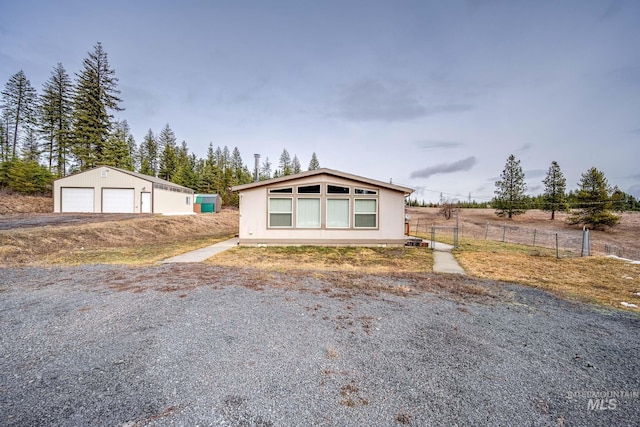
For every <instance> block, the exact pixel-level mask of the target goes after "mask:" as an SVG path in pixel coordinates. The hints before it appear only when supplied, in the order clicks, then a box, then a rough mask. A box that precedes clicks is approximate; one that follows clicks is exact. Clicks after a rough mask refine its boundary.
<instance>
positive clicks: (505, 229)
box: [502, 222, 507, 243]
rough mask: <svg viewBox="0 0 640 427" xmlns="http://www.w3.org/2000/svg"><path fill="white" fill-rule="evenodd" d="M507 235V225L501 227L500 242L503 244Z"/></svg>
mask: <svg viewBox="0 0 640 427" xmlns="http://www.w3.org/2000/svg"><path fill="white" fill-rule="evenodd" d="M506 234H507V223H506V222H505V223H504V224H503V225H502V242H503V243H504V236H505V235H506Z"/></svg>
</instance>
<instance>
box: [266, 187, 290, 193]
mask: <svg viewBox="0 0 640 427" xmlns="http://www.w3.org/2000/svg"><path fill="white" fill-rule="evenodd" d="M269 193H271V194H293V188H291V187H289V188H272V189H271V190H269Z"/></svg>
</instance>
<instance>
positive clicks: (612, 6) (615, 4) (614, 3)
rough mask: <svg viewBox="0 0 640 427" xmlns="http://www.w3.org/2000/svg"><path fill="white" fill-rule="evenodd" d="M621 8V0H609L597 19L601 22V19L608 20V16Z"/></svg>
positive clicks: (616, 12)
mask: <svg viewBox="0 0 640 427" xmlns="http://www.w3.org/2000/svg"><path fill="white" fill-rule="evenodd" d="M621 9H622V1H621V0H611V1H610V2H609V5H608V6H607V8H606V9H605V10H604V12H602V14H601V15H600V17H599V18H598V21H600V22H602V21H606V20H608V19H609V18H611V17H613V16H615V15H617V14H618V12H620V10H621Z"/></svg>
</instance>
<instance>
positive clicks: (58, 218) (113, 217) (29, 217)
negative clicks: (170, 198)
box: [0, 213, 152, 230]
mask: <svg viewBox="0 0 640 427" xmlns="http://www.w3.org/2000/svg"><path fill="white" fill-rule="evenodd" d="M151 215H152V214H95V213H90V214H89V213H85V214H82V213H77V214H76V213H55V214H54V213H11V214H0V230H14V229H16V228H35V227H46V226H59V225H80V224H88V223H94V222H112V221H124V220H127V219H134V218H144V217H150V216H151Z"/></svg>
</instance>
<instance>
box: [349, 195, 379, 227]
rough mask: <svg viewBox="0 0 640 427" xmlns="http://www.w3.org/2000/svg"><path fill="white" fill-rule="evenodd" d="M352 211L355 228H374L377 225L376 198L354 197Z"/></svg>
mask: <svg viewBox="0 0 640 427" xmlns="http://www.w3.org/2000/svg"><path fill="white" fill-rule="evenodd" d="M354 213H355V223H354V226H355V227H356V228H376V227H377V226H378V200H376V199H355V200H354Z"/></svg>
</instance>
